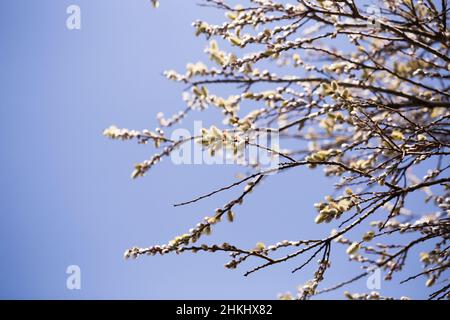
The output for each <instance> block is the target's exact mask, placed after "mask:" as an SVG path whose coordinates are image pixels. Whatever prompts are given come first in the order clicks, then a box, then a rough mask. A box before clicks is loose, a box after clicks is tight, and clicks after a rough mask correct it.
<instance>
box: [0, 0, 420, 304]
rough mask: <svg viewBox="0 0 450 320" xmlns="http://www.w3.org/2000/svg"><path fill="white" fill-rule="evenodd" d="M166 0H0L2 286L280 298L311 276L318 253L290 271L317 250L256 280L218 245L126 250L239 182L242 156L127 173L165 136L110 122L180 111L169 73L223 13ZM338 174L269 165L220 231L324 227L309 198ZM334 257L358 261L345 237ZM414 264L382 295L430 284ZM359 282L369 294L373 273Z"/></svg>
mask: <svg viewBox="0 0 450 320" xmlns="http://www.w3.org/2000/svg"><path fill="white" fill-rule="evenodd" d="M161 2H162V4H161V7H160V9H158V10H153V9H152V8H151V6H150V1H149V0H132V1H123V0H122V1H121V0H71V1H66V0H58V1H56V0H39V1H26V0H4V1H1V4H0V9H1V12H2V17H1V19H0V33H1V39H2V41H1V43H2V48H1V51H0V63H1V69H2V71H1V73H0V84H1V92H2V94H1V96H0V99H1V102H0V121H1V126H0V143H1V146H2V153H1V164H2V165H1V166H0V177H1V180H0V190H1V201H0V211H1V214H0V228H1V230H0V254H1V256H2V257H1V259H0V298H39V299H47V298H57V299H77V298H87V299H91V298H101V299H105V298H112V299H118V298H123V299H130V298H138V299H154V298H158V299H159V298H191V299H197V298H206V299H213V298H262V299H272V298H276V295H277V294H278V293H282V292H285V291H295V288H296V286H297V285H298V284H301V283H304V282H305V281H306V280H308V279H309V278H311V276H312V273H313V269H312V267H314V268H315V266H311V267H310V268H306V269H304V270H303V271H302V272H299V273H296V274H291V273H290V270H291V269H292V268H294V267H296V266H298V265H300V264H301V263H303V261H304V259H306V257H303V258H299V259H298V260H295V261H292V262H290V263H289V264H286V265H284V266H279V267H274V268H270V269H266V270H265V271H261V272H259V273H256V274H253V275H252V276H250V277H248V278H244V277H243V276H242V274H243V273H244V271H245V270H246V269H245V268H243V267H248V268H250V267H251V266H252V265H253V264H252V263H250V264H248V265H245V266H242V267H241V268H240V269H238V270H234V271H230V270H227V269H225V268H224V267H223V264H224V263H225V262H226V261H227V260H228V259H227V256H226V255H221V254H215V255H206V254H197V255H190V254H186V255H182V256H164V257H143V258H142V259H138V260H136V261H125V260H124V259H123V257H122V255H123V252H124V250H125V249H127V248H129V247H131V246H133V245H137V246H149V245H153V244H158V243H164V242H166V241H167V240H169V239H171V238H172V237H173V236H175V235H177V234H180V233H184V232H185V231H187V229H189V228H190V227H191V226H193V225H194V224H195V223H197V222H198V221H200V220H201V219H202V217H204V216H205V215H211V210H213V209H214V208H216V207H219V206H221V205H223V204H224V203H225V202H226V200H227V199H231V197H232V196H233V195H235V194H236V191H231V192H228V193H225V194H223V195H219V196H217V197H215V198H212V199H208V200H206V201H205V202H202V203H199V204H197V205H194V206H190V207H184V208H173V207H172V206H171V204H172V203H174V202H178V201H182V200H187V199H189V198H191V197H193V196H196V195H199V194H202V193H204V192H206V191H209V190H211V189H213V188H216V187H219V186H222V185H224V184H226V183H229V182H232V181H233V174H234V173H236V171H238V170H237V169H236V168H234V167H227V166H198V165H197V166H174V165H172V164H171V163H170V161H165V162H163V163H161V164H160V165H159V166H158V167H157V168H156V170H152V171H151V172H149V174H148V175H147V176H146V177H145V178H143V179H139V180H136V181H131V180H130V178H129V175H130V172H131V170H132V166H133V164H134V163H135V162H138V161H141V160H144V159H146V158H148V157H149V156H151V155H152V153H153V150H152V149H151V147H150V146H142V145H136V144H134V143H122V142H114V141H110V140H108V139H106V138H104V137H103V136H102V135H101V133H102V131H103V129H104V128H105V127H107V126H109V125H111V124H117V125H118V126H123V127H129V128H135V129H143V128H154V127H155V126H156V118H155V115H156V113H157V112H158V111H164V113H165V114H167V115H170V114H171V113H173V112H176V111H178V110H180V109H182V108H183V102H182V100H181V91H182V89H183V88H182V87H180V86H177V85H174V84H173V83H171V82H169V81H167V80H165V79H164V78H163V77H162V76H161V73H162V71H164V70H165V69H176V70H183V68H184V66H185V64H186V62H191V61H192V62H195V61H197V60H200V59H203V58H204V56H203V54H202V51H203V49H204V47H205V45H206V42H205V40H204V39H201V38H196V37H195V36H194V34H193V29H192V27H191V22H192V21H194V20H195V19H197V18H206V19H213V20H216V21H217V19H218V18H221V17H223V13H221V12H216V11H215V10H214V9H206V8H200V7H198V6H196V5H195V3H196V2H197V1H187V0H183V1H181V0H162V1H161ZM70 4H77V5H79V6H80V7H81V13H82V16H81V18H82V29H81V30H79V31H77V30H74V31H70V30H67V29H66V27H65V22H66V17H67V15H66V13H65V11H66V8H67V6H69V5H70ZM211 116H212V117H215V116H217V115H213V114H212V115H211ZM194 119H195V115H194V117H193V118H190V119H189V120H194ZM189 120H188V121H185V122H184V123H183V125H184V126H186V127H187V128H189V129H190V127H189V126H190V123H191V122H190V121H189ZM330 185H331V181H328V180H326V179H324V178H323V177H322V174H321V172H320V171H319V170H315V171H308V170H307V169H298V170H296V171H291V172H290V173H289V174H281V175H279V176H273V177H270V179H269V180H267V181H266V182H265V183H264V185H262V186H261V187H260V188H259V189H258V190H257V191H255V192H254V194H252V195H251V197H250V198H248V201H247V203H246V205H245V206H243V207H240V208H239V209H238V210H236V215H237V218H236V223H235V224H227V223H224V224H222V225H219V226H218V227H217V229H216V232H215V233H214V234H213V235H212V236H211V238H210V239H208V240H210V241H211V242H216V241H217V242H222V241H224V240H227V241H230V242H231V239H234V240H233V242H234V243H237V244H241V245H244V246H249V247H251V246H254V244H255V243H256V242H258V241H263V242H266V243H273V242H276V241H279V240H283V239H289V240H298V239H301V238H306V237H308V236H309V237H321V236H324V235H325V234H327V233H328V228H329V226H328V225H327V226H326V227H325V228H324V227H322V226H320V227H316V226H315V225H314V223H313V220H314V217H315V214H314V210H313V208H312V204H313V203H314V202H316V201H318V200H320V199H322V198H323V196H324V195H326V194H328V193H329V192H330V191H331V187H330ZM333 255H334V256H335V258H338V259H335V264H334V268H333V269H332V270H331V271H329V272H328V273H327V274H326V282H325V284H327V285H331V284H334V283H335V282H338V281H341V280H346V279H348V278H349V277H351V276H352V275H353V274H355V273H357V272H358V266H357V265H356V264H349V263H347V262H346V261H345V259H346V258H345V254H344V253H343V248H339V249H337V248H336V249H335V250H334V251H333ZM417 258H418V253H417V252H416V253H414V255H413V256H412V259H413V260H411V261H413V262H414V263H415V266H413V267H412V268H411V269H410V271H411V272H414V271H417V270H418V265H417ZM72 264H75V265H79V266H80V267H81V271H82V289H81V290H67V289H66V277H67V275H66V273H65V270H66V267H67V266H68V265H72ZM403 278H404V277H399V278H396V280H394V282H393V283H388V282H383V283H382V289H381V293H382V294H383V295H394V296H399V295H402V294H404V293H405V292H406V294H407V295H409V296H411V297H415V298H424V297H426V295H427V293H428V290H426V289H424V287H423V283H424V281H425V279H423V278H421V279H420V280H418V281H416V282H411V283H409V284H407V285H404V286H403V287H402V291H399V290H397V289H395V287H396V285H397V283H398V281H399V280H401V279H403ZM348 290H350V291H354V292H366V291H367V289H366V288H365V281H364V280H363V281H360V282H358V283H355V284H354V285H351V286H349V287H348ZM323 298H342V293H341V291H339V292H336V293H332V294H328V295H326V296H325V295H324V296H323Z"/></svg>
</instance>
